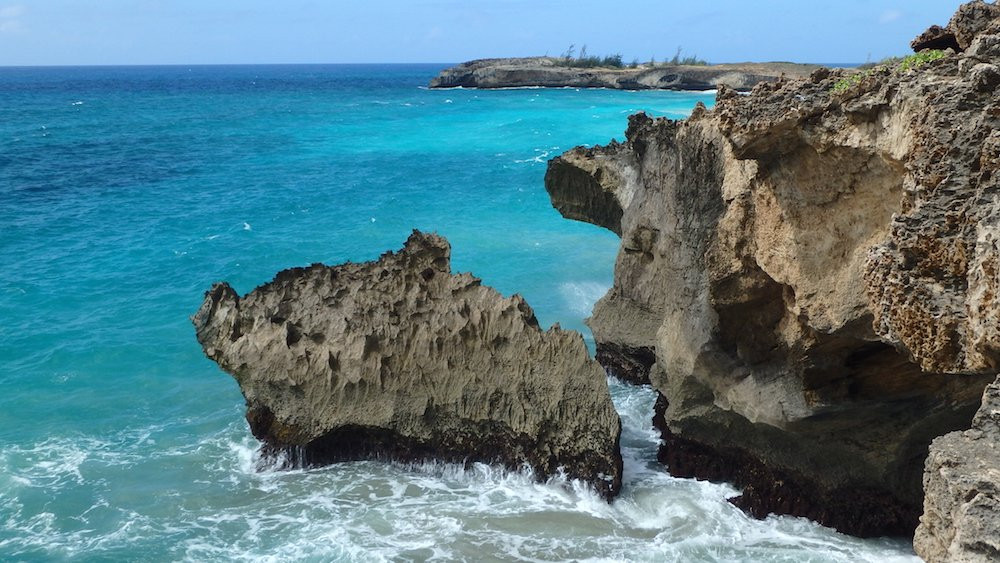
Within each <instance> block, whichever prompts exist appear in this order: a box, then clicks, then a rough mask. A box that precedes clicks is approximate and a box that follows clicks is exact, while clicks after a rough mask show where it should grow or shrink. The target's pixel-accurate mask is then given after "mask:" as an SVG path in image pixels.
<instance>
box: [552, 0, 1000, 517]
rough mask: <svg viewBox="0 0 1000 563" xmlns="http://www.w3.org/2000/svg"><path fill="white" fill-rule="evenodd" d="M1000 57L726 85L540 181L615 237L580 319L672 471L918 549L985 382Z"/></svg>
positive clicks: (980, 49) (994, 262) (998, 327)
mask: <svg viewBox="0 0 1000 563" xmlns="http://www.w3.org/2000/svg"><path fill="white" fill-rule="evenodd" d="M977 6H978V4H977ZM980 8H981V6H980V7H975V9H976V10H979V9H980ZM991 25H992V24H991ZM991 25H987V26H983V27H982V29H986V30H989V29H992V27H991ZM963 29H971V27H969V26H966V27H963ZM997 39H1000V37H998V36H996V35H991V34H990V33H986V32H984V33H980V34H979V35H976V36H974V37H972V38H971V40H970V39H968V38H966V39H963V41H965V40H970V41H971V43H970V48H969V49H968V52H965V53H958V54H950V55H947V56H945V57H944V58H940V59H938V60H934V61H931V62H927V63H926V64H923V65H922V66H918V67H917V68H912V69H909V70H903V69H901V68H899V67H898V66H896V65H893V66H891V67H888V66H887V67H879V68H876V69H874V70H872V71H870V72H866V73H858V74H856V75H852V74H851V72H852V71H844V70H825V69H824V70H822V71H818V72H816V73H814V74H813V75H812V76H811V77H810V78H809V79H806V80H786V81H780V82H777V83H762V84H759V85H758V86H757V87H755V88H754V90H753V92H751V93H750V95H747V96H741V95H737V94H736V93H734V92H732V91H730V90H727V89H724V88H723V89H720V90H719V94H718V96H717V102H716V107H715V108H714V109H712V110H710V111H709V110H705V109H703V108H697V109H696V110H695V112H694V113H693V114H692V116H691V118H689V119H687V120H685V121H671V120H666V119H651V118H649V117H648V116H646V115H643V114H639V115H636V116H633V117H632V118H630V120H629V126H628V130H627V132H626V140H625V142H623V143H612V144H611V145H609V146H607V147H596V148H592V149H586V150H584V149H575V150H573V151H570V152H569V153H568V154H566V155H564V156H563V157H561V158H557V159H555V160H554V161H552V163H551V164H550V169H549V172H550V174H549V175H548V176H547V178H546V187H547V188H548V189H549V192H550V195H551V197H552V200H553V204H554V205H555V207H556V208H557V209H559V210H560V211H563V212H564V214H565V215H567V216H568V217H570V218H575V219H581V218H582V219H583V220H586V221H590V222H593V223H595V224H598V225H602V226H605V227H609V228H611V229H612V230H614V231H615V232H618V233H620V234H621V238H622V243H621V247H620V250H619V254H618V257H617V261H616V264H615V281H614V285H613V287H612V288H611V289H610V291H609V292H608V294H607V295H606V296H605V297H604V298H603V299H601V300H600V301H599V302H598V303H597V304H596V306H595V307H594V311H593V315H592V317H591V319H590V320H589V321H588V322H589V324H590V326H591V328H592V330H593V333H594V337H595V340H596V342H597V348H598V351H599V352H603V354H602V355H600V356H599V358H601V360H602V362H603V363H605V365H606V366H607V367H608V368H609V370H611V371H613V370H616V369H617V370H622V369H624V370H626V371H628V370H633V371H642V370H646V371H647V373H648V377H649V379H650V381H651V383H652V384H653V386H654V387H655V388H656V389H657V390H658V391H659V392H660V393H661V395H662V397H661V400H660V401H659V403H658V406H657V412H656V417H657V420H656V422H657V424H658V426H659V428H660V429H661V431H662V434H663V439H664V445H663V447H662V449H661V460H663V461H664V462H665V463H666V464H667V465H668V467H669V470H670V471H671V473H673V474H675V475H679V476H693V477H699V478H707V479H722V480H728V481H731V482H734V483H736V484H738V485H740V486H741V487H743V489H744V491H743V494H742V496H741V497H740V498H738V499H736V501H735V502H736V503H737V504H738V505H740V506H742V507H744V508H745V509H746V510H748V511H749V512H750V513H752V514H754V515H757V516H764V515H767V514H769V513H780V514H794V515H800V516H807V517H810V518H812V519H814V520H817V521H819V522H821V523H824V524H827V525H830V526H834V527H836V528H838V529H840V530H842V531H844V532H847V533H851V534H856V535H862V536H870V535H885V534H892V535H908V534H912V533H913V531H914V529H915V527H916V525H917V522H918V518H919V515H920V513H921V508H922V505H923V493H922V488H921V480H922V475H923V463H924V460H925V459H926V456H927V448H928V445H929V444H930V442H931V440H933V439H934V438H935V437H937V436H940V435H942V434H945V433H947V432H951V431H953V430H957V429H961V428H967V427H968V424H969V421H970V420H971V419H972V416H973V414H974V413H975V411H976V409H977V408H978V406H979V403H980V398H981V396H982V391H983V388H984V387H985V386H986V385H987V383H989V382H990V381H992V380H993V379H994V378H995V377H996V374H997V372H998V369H1000V323H998V322H997V319H998V318H1000V300H998V299H997V296H998V295H1000V250H998V240H1000V133H997V131H998V130H1000V98H998V97H997V96H996V88H997V84H998V82H1000V74H998V73H997V72H996V70H997V65H998V64H1000V49H998V48H995V47H996V46H998V45H1000V41H997ZM588 176H589V179H587V177H588ZM581 178H582V180H581ZM608 196H614V197H608ZM602 201H606V202H608V203H607V208H606V209H599V208H597V206H598V204H599V203H600V202H602ZM591 207H593V208H594V209H592V210H591V211H588V209H589V208H591ZM619 207H620V208H621V210H620V211H619V209H618V208H619ZM619 215H620V219H619V221H618V224H617V225H615V224H613V222H612V221H610V219H611V218H613V217H617V216H619ZM650 354H652V357H653V361H652V362H649V361H648V358H649V357H650Z"/></svg>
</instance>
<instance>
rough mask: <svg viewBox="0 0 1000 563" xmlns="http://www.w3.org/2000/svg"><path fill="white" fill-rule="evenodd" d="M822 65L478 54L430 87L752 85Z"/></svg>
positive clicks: (801, 75) (706, 87) (447, 71)
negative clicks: (617, 62) (607, 62)
mask: <svg viewBox="0 0 1000 563" xmlns="http://www.w3.org/2000/svg"><path fill="white" fill-rule="evenodd" d="M819 67H820V65H812V64H798V63H787V62H772V63H729V64H716V65H708V64H693V65H692V64H670V63H667V64H650V63H645V64H641V65H638V64H633V65H629V66H621V67H615V66H609V67H596V66H592V67H579V66H573V65H571V64H567V63H566V59H565V58H562V57H524V58H505V59H478V60H474V61H469V62H464V63H462V64H460V65H458V66H454V67H451V68H447V69H445V70H443V71H441V73H440V74H438V75H437V76H436V77H435V78H434V79H432V80H431V82H430V87H431V88H456V87H459V86H461V87H465V88H524V87H549V88H560V87H570V88H613V89H616V90H657V89H659V90H714V89H716V88H718V87H719V86H727V87H729V88H732V89H734V90H744V91H745V90H750V89H751V88H753V87H754V86H755V85H756V84H758V83H760V82H774V81H776V80H778V79H779V78H780V77H781V76H785V77H787V78H804V77H807V76H809V74H810V73H812V71H814V70H816V69H817V68H819Z"/></svg>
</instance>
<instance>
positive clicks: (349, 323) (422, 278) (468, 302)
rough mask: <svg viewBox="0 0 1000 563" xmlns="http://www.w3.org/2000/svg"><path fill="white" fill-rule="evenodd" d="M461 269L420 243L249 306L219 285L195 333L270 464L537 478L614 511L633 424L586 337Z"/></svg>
mask: <svg viewBox="0 0 1000 563" xmlns="http://www.w3.org/2000/svg"><path fill="white" fill-rule="evenodd" d="M450 255H451V247H450V246H449V244H448V242H447V241H446V240H445V239H444V238H442V237H440V236H437V235H434V234H425V233H420V232H417V231H414V233H413V234H412V235H411V236H410V237H409V239H408V240H407V241H406V245H405V246H404V247H403V249H402V250H400V251H398V252H396V253H393V252H389V253H386V254H384V255H383V256H382V257H381V258H379V259H378V260H377V261H373V262H366V263H361V264H352V263H347V264H342V265H339V266H332V267H331V266H325V265H322V264H314V265H312V266H309V267H308V268H293V269H290V270H285V271H282V272H279V273H278V274H277V276H276V277H275V278H274V280H273V281H272V282H270V283H268V284H265V285H262V286H260V287H258V288H257V289H255V290H253V291H252V292H250V293H249V294H247V295H245V296H243V297H240V296H238V295H237V294H236V292H235V291H234V290H233V289H232V288H231V287H230V286H229V285H228V284H226V283H218V284H216V285H214V286H213V287H212V289H211V290H209V291H208V292H207V293H206V295H205V301H204V303H203V304H202V306H201V308H200V309H199V310H198V312H197V313H196V314H195V315H194V317H193V318H192V321H193V323H194V325H195V328H196V329H197V336H198V341H199V342H200V343H201V345H202V347H203V348H204V351H205V354H206V355H207V356H208V357H209V358H211V359H212V360H214V361H215V362H217V363H218V364H219V366H220V367H221V368H222V369H224V370H225V371H227V372H229V373H230V374H232V375H233V377H234V378H235V379H236V381H237V382H238V383H239V385H240V389H241V391H242V392H243V395H244V397H245V398H246V402H247V421H248V422H249V423H250V428H251V430H252V431H253V434H254V435H255V436H256V437H257V438H258V439H260V440H261V441H262V442H264V450H265V452H267V453H269V454H276V453H279V452H284V451H289V450H294V451H295V452H297V455H299V457H300V458H301V459H302V460H303V461H304V462H305V463H307V464H310V465H314V464H324V463H331V462H336V461H343V460H356V459H366V458H385V459H392V460H400V461H418V460H431V459H433V460H444V461H454V462H470V461H483V462H496V463H500V464H502V465H504V466H507V467H510V468H515V469H516V468H520V467H523V466H525V465H527V466H530V467H531V468H532V469H534V471H535V474H536V476H537V477H538V478H539V479H545V478H548V477H551V476H553V475H556V474H557V473H558V472H560V471H562V472H564V473H565V475H566V476H568V477H570V478H575V479H581V480H583V481H586V482H588V483H591V484H592V485H593V486H594V487H595V488H596V489H597V491H598V492H599V493H600V494H601V495H602V496H604V497H605V498H608V499H610V498H612V497H614V496H615V495H616V494H617V493H618V491H619V489H620V487H621V471H622V458H621V453H620V451H619V446H618V439H619V435H620V433H621V422H620V420H619V418H618V414H617V413H616V412H615V410H614V406H613V405H612V403H611V397H610V394H609V392H608V386H607V379H606V376H605V374H604V370H603V369H602V368H601V367H600V365H598V364H597V363H596V362H595V361H593V360H592V359H591V358H590V357H589V355H588V353H587V349H586V347H585V345H584V342H583V338H582V337H581V335H580V334H578V333H576V332H572V331H565V330H561V329H560V328H559V327H558V326H555V327H552V328H550V329H549V330H547V331H543V330H542V329H541V328H540V327H539V325H538V321H537V320H536V318H535V315H534V313H533V312H532V310H531V307H529V306H528V304H527V303H525V301H524V300H523V299H522V298H521V297H520V296H518V295H514V296H513V297H509V298H507V297H503V296H502V295H500V294H499V293H498V292H497V291H495V290H493V289H491V288H489V287H486V286H483V285H482V284H481V283H480V280H479V279H477V278H475V277H473V276H471V275H469V274H452V273H451V261H450Z"/></svg>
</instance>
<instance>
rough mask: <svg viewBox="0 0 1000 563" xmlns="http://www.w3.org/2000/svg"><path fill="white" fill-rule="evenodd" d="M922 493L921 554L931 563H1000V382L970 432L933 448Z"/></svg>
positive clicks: (987, 396)
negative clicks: (994, 562) (947, 562)
mask: <svg viewBox="0 0 1000 563" xmlns="http://www.w3.org/2000/svg"><path fill="white" fill-rule="evenodd" d="M924 489H925V491H926V495H925V496H924V514H923V516H921V517H920V526H919V527H918V528H917V533H916V536H915V537H914V538H913V546H914V548H915V549H916V551H917V554H918V555H920V556H921V557H923V558H924V560H926V561H929V562H930V563H938V562H943V561H950V562H969V563H972V562H982V563H986V562H990V561H1000V378H998V379H997V381H995V382H994V383H993V384H992V385H990V386H989V387H987V388H986V392H985V393H984V394H983V405H982V407H980V409H979V412H977V413H976V416H975V418H974V419H973V421H972V428H971V429H969V430H966V431H964V432H952V433H951V434H947V435H945V436H942V437H940V438H937V439H936V440H934V443H932V444H931V450H930V455H929V456H928V457H927V465H926V471H925V473H924Z"/></svg>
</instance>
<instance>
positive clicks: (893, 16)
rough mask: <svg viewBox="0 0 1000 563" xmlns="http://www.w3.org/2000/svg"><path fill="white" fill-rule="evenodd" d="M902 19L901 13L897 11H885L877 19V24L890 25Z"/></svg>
mask: <svg viewBox="0 0 1000 563" xmlns="http://www.w3.org/2000/svg"><path fill="white" fill-rule="evenodd" d="M901 17H903V12H900V11H899V10H886V11H884V12H882V15H881V16H879V17H878V23H883V24H884V23H892V22H894V21H896V20H898V19H899V18H901Z"/></svg>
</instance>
